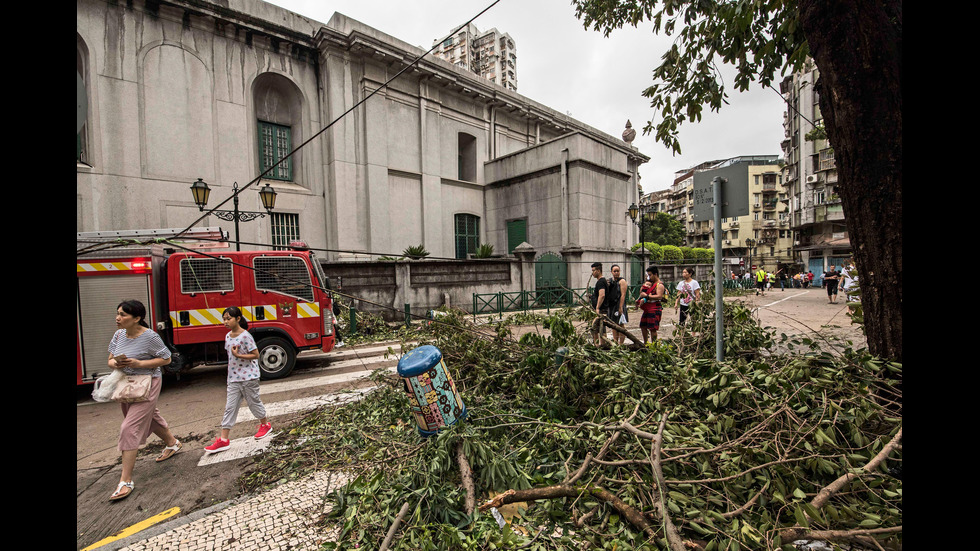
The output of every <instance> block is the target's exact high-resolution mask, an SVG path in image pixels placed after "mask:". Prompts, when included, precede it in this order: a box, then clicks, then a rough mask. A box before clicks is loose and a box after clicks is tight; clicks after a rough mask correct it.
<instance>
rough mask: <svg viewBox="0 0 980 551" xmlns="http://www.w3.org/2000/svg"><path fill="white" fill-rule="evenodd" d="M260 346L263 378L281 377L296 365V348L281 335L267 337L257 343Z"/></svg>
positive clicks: (260, 367) (260, 364) (260, 363)
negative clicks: (280, 336)
mask: <svg viewBox="0 0 980 551" xmlns="http://www.w3.org/2000/svg"><path fill="white" fill-rule="evenodd" d="M255 344H256V346H258V348H259V369H260V370H261V371H262V378H263V379H281V378H283V377H285V376H286V375H289V373H290V372H291V371H292V370H293V367H294V366H295V365H296V349H295V348H293V345H291V344H289V342H288V341H286V340H284V339H281V338H279V337H267V338H264V339H261V340H259V342H257V343H255Z"/></svg>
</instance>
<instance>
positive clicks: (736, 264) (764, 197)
mask: <svg viewBox="0 0 980 551" xmlns="http://www.w3.org/2000/svg"><path fill="white" fill-rule="evenodd" d="M731 166H738V167H744V170H745V172H746V178H747V179H748V184H749V214H748V215H745V216H738V217H732V218H723V219H722V221H721V239H722V264H723V269H724V271H725V273H726V274H729V273H732V272H734V273H736V274H741V273H744V272H745V271H748V270H750V269H751V267H752V266H764V267H765V268H766V269H767V270H769V271H773V272H775V271H776V270H777V269H779V268H781V267H786V268H787V269H791V266H790V265H791V264H792V263H793V256H792V239H793V235H792V232H791V231H790V227H789V224H790V222H789V212H788V207H787V205H786V202H787V199H786V194H785V191H784V190H783V186H782V171H781V168H782V167H781V166H780V159H779V157H778V156H776V155H753V156H740V157H733V158H731V159H724V160H715V161H707V162H704V163H701V164H699V165H697V166H695V167H692V168H689V169H686V170H682V171H679V172H677V173H676V174H675V178H674V184H673V185H672V186H671V187H670V188H669V189H668V190H667V194H666V197H665V198H664V199H663V202H664V204H665V206H666V209H665V210H666V212H667V213H668V214H670V215H672V216H674V217H675V218H676V219H677V220H679V221H680V222H681V223H682V224H684V228H685V238H684V246H687V247H702V248H714V221H713V220H703V221H695V220H694V218H693V216H692V214H691V213H692V210H693V208H694V174H695V173H696V172H700V171H705V170H716V169H720V168H726V167H731Z"/></svg>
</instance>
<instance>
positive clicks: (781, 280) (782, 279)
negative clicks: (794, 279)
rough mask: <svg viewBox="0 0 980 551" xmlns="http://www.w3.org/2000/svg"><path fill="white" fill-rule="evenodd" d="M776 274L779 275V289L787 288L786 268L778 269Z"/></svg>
mask: <svg viewBox="0 0 980 551" xmlns="http://www.w3.org/2000/svg"><path fill="white" fill-rule="evenodd" d="M776 275H777V276H778V277H779V290H780V291H785V290H786V271H785V268H780V269H778V270H776Z"/></svg>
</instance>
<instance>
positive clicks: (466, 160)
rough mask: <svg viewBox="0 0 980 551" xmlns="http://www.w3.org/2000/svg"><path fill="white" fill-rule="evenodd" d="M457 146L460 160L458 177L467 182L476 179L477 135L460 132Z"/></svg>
mask: <svg viewBox="0 0 980 551" xmlns="http://www.w3.org/2000/svg"><path fill="white" fill-rule="evenodd" d="M458 137H459V141H458V147H457V156H458V160H459V164H458V168H459V174H458V178H459V179H460V180H464V181H466V182H475V181H476V137H475V136H471V135H469V134H467V133H465V132H460V133H459V135H458Z"/></svg>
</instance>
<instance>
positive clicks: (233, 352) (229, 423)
mask: <svg viewBox="0 0 980 551" xmlns="http://www.w3.org/2000/svg"><path fill="white" fill-rule="evenodd" d="M221 319H222V323H224V324H225V327H226V328H228V334H227V335H225V350H226V351H227V352H228V399H227V401H226V402H225V414H224V417H222V418H221V436H219V437H218V438H216V439H215V440H214V443H213V444H211V445H210V446H207V447H205V448H204V453H206V454H211V453H217V452H221V451H225V450H227V449H228V448H229V447H230V446H231V441H230V440H229V439H228V437H229V436H230V435H231V428H232V427H234V426H235V420H236V419H238V406H239V405H240V404H241V402H242V398H244V399H245V402H246V403H247V404H248V409H249V411H251V412H252V415H254V416H255V418H256V419H259V420H260V421H259V429H258V432H256V433H255V439H256V440H260V439H262V438H265V437H266V436H268V435H269V431H271V430H272V424H271V423H269V418H268V417H266V412H265V405H264V404H263V403H262V399H261V398H259V377H261V375H262V372H261V371H260V370H259V362H258V359H259V349H258V347H257V346H256V345H255V339H253V338H252V335H251V334H250V333H249V332H248V331H246V329H248V321H247V320H246V319H245V318H244V317H243V316H242V311H241V310H240V309H239V308H238V307H236V306H232V307H230V308H225V311H224V312H222V314H221Z"/></svg>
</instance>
